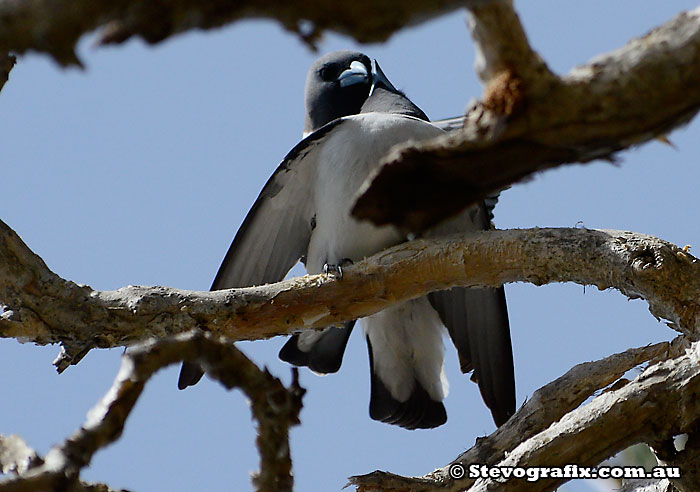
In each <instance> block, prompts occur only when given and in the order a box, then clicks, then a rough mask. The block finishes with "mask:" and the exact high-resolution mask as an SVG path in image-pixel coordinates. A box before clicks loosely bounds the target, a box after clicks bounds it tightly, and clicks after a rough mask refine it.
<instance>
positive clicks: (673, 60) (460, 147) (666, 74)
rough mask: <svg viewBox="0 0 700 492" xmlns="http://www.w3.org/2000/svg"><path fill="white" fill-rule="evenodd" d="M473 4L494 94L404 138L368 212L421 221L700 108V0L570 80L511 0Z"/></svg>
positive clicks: (663, 127)
mask: <svg viewBox="0 0 700 492" xmlns="http://www.w3.org/2000/svg"><path fill="white" fill-rule="evenodd" d="M471 12H472V15H473V20H472V22H471V24H470V27H471V29H472V35H473V37H474V39H475V41H476V44H477V52H478V54H480V56H479V57H477V58H478V60H480V61H478V63H477V65H478V70H479V73H480V75H481V77H482V80H483V81H484V83H485V84H486V88H485V92H484V96H483V102H480V103H476V104H475V105H474V106H472V108H471V109H470V110H469V111H468V112H467V115H466V117H465V124H464V128H463V129H462V130H460V131H457V132H452V133H450V134H447V135H445V136H442V137H439V138H436V139H433V140H429V141H426V142H421V143H415V142H414V143H407V144H404V145H401V146H397V147H395V148H394V149H393V150H392V151H391V153H390V154H389V155H388V156H387V157H386V158H385V160H384V162H385V165H384V166H383V167H382V168H381V169H379V170H378V172H377V173H376V174H375V175H374V176H371V177H370V178H369V179H368V182H367V183H366V185H365V187H364V190H365V191H364V192H363V193H362V194H361V195H360V196H359V198H358V200H357V202H356V204H355V207H354V210H353V213H354V214H355V215H356V216H357V217H359V218H364V219H368V220H371V221H373V222H375V223H376V224H386V223H394V224H397V225H401V226H404V227H407V228H409V229H412V230H414V231H419V230H422V229H424V228H425V227H427V226H429V225H431V224H434V223H436V222H438V221H439V220H440V219H442V218H445V217H447V216H449V215H451V214H454V213H456V212H457V211H459V210H461V209H462V208H464V207H465V206H467V205H469V204H471V203H474V202H476V201H478V200H480V199H483V198H484V197H486V196H488V195H490V194H492V193H493V192H497V191H499V190H501V189H503V188H505V187H507V186H508V185H510V184H512V183H515V182H518V181H521V180H523V179H526V178H527V177H528V176H531V175H532V174H533V173H535V172H538V171H542V170H545V169H549V168H552V167H556V166H559V165H562V164H566V163H575V162H577V163H582V162H590V161H592V160H595V159H607V160H612V159H613V157H614V156H615V154H616V153H617V152H619V151H620V150H623V149H626V148H629V147H630V146H633V145H638V144H641V143H644V142H647V141H649V140H651V139H653V138H656V137H659V136H663V135H665V134H667V133H668V132H670V131H671V130H673V129H675V128H677V127H679V126H681V125H684V124H686V123H688V122H689V121H690V120H691V119H692V118H693V117H694V116H695V115H696V113H697V111H698V109H700V8H699V9H696V10H694V11H692V12H687V13H683V14H680V15H679V16H677V17H676V18H675V19H673V20H671V21H669V22H668V23H666V24H664V25H663V26H661V27H659V28H657V29H654V30H653V31H651V32H650V33H649V34H647V35H646V36H644V37H642V38H640V39H635V40H632V41H631V42H630V43H628V44H627V45H626V46H625V47H623V48H621V49H619V50H617V51H614V52H612V53H609V54H607V55H604V56H599V57H597V58H596V59H594V60H593V61H591V62H590V63H589V64H587V65H584V66H581V67H578V68H576V69H574V70H573V71H572V72H571V73H570V74H569V75H567V76H565V77H561V78H559V77H556V76H555V75H553V74H552V73H551V72H550V71H549V69H548V68H547V67H546V65H545V64H544V62H542V60H541V59H540V58H539V56H538V55H537V54H536V53H534V51H533V50H532V48H531V47H530V46H529V44H528V42H527V38H526V37H525V35H524V32H523V28H522V25H521V24H520V22H519V20H518V17H517V14H516V13H515V11H514V10H513V9H512V5H511V2H510V0H501V1H498V2H493V3H489V4H488V5H487V6H486V7H481V8H472V9H471ZM640 101H644V104H640V103H639V102H640Z"/></svg>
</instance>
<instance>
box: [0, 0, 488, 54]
mask: <svg viewBox="0 0 700 492" xmlns="http://www.w3.org/2000/svg"><path fill="white" fill-rule="evenodd" d="M487 1H488V0H468V1H467V2H465V1H457V0H438V1H435V0H410V1H401V2H380V3H377V2H373V1H370V0H356V1H354V2H351V3H346V2H336V1H334V0H305V1H304V2H289V1H287V0H267V1H259V0H239V1H236V2H230V1H226V0H210V1H208V2H200V1H197V0H177V1H171V2H141V1H138V0H103V1H100V2H95V1H92V0H21V1H4V2H0V52H2V51H15V52H17V53H24V52H25V51H28V50H35V51H42V52H45V53H49V54H50V55H51V56H53V57H54V58H55V59H56V60H57V61H58V62H60V63H62V64H70V63H79V62H78V60H77V58H76V56H75V52H74V49H75V44H76V42H77V40H78V39H79V38H80V37H81V36H82V35H83V34H86V33H88V32H91V31H93V30H95V29H100V28H101V29H102V32H101V35H100V38H101V41H102V42H103V43H108V42H121V41H125V40H126V39H128V38H130V37H132V36H140V37H141V38H143V39H144V40H146V41H148V42H149V43H157V42H159V41H162V40H163V39H166V38H168V37H169V36H172V35H174V34H177V33H180V32H183V31H187V30H190V29H208V28H213V27H219V26H223V25H225V24H228V23H231V22H235V21H238V20H242V19H251V18H269V19H275V20H277V21H278V22H280V23H281V24H282V26H284V27H285V28H286V29H289V30H291V31H293V32H296V33H298V34H299V35H300V37H301V38H302V39H304V40H305V41H307V42H309V43H311V44H313V42H314V40H316V39H317V38H318V37H319V36H320V35H321V34H322V33H323V31H325V30H333V31H337V32H342V33H344V34H348V35H350V36H353V37H354V38H355V39H357V40H358V41H361V42H377V41H385V40H387V39H388V38H389V37H390V36H391V34H393V33H394V32H395V31H398V30H399V29H401V28H403V27H407V26H410V25H413V24H416V23H419V22H422V21H425V20H427V19H429V18H432V17H435V16H437V15H441V14H444V13H446V12H448V11H451V10H456V9H459V8H463V7H464V6H465V4H469V3H474V4H477V3H485V2H487Z"/></svg>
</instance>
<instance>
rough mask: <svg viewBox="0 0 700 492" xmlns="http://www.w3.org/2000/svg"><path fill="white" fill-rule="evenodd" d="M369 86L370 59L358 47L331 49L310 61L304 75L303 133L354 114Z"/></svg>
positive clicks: (358, 108)
mask: <svg viewBox="0 0 700 492" xmlns="http://www.w3.org/2000/svg"><path fill="white" fill-rule="evenodd" d="M371 86H372V62H371V61H370V59H369V58H368V57H367V55H364V54H362V53H360V52H358V51H334V52H333V53H329V54H327V55H325V56H322V57H321V58H319V59H318V60H316V61H315V62H314V64H313V65H312V66H311V69H310V70H309V74H308V76H307V77H306V93H305V102H306V122H305V124H304V133H305V134H308V133H310V132H313V131H315V130H317V129H319V128H320V127H322V126H323V125H325V124H326V123H329V122H331V121H333V120H334V119H336V118H340V117H343V116H348V115H351V114H357V113H359V112H360V108H362V104H363V103H364V102H365V100H366V99H367V96H369V91H370V88H371Z"/></svg>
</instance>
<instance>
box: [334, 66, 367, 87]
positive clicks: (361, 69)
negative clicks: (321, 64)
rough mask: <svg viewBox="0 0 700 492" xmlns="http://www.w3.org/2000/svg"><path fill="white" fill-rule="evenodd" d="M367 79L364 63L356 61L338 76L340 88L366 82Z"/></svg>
mask: <svg viewBox="0 0 700 492" xmlns="http://www.w3.org/2000/svg"><path fill="white" fill-rule="evenodd" d="M368 78H369V73H367V67H365V64H364V63H362V62H359V61H357V60H356V61H354V62H352V63H351V64H350V68H348V69H347V70H344V71H343V72H342V73H341V74H340V75H339V76H338V82H340V87H347V86H349V85H353V84H358V83H360V82H366V81H367V79H368Z"/></svg>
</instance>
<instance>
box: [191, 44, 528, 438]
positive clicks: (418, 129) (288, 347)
mask: <svg viewBox="0 0 700 492" xmlns="http://www.w3.org/2000/svg"><path fill="white" fill-rule="evenodd" d="M305 106H306V116H305V122H304V131H303V137H304V138H303V139H302V140H301V142H299V143H298V144H297V145H296V146H295V147H294V148H293V149H292V150H291V151H290V152H289V153H288V154H287V156H286V157H285V158H284V159H283V161H282V163H281V164H280V165H279V166H278V168H277V169H276V170H275V172H274V173H273V175H272V176H271V177H270V179H269V180H268V182H267V183H266V184H265V186H264V187H263V189H262V191H261V193H260V195H259V196H258V198H257V200H256V201H255V203H254V204H253V206H252V208H251V210H250V211H249V213H248V215H247V216H246V218H245V220H244V221H243V224H242V225H241V227H240V228H239V230H238V232H237V233H236V235H235V238H234V240H233V242H232V244H231V246H230V248H229V250H228V252H227V254H226V256H225V258H224V260H223V262H222V264H221V266H220V268H219V271H218V273H217V275H216V277H215V279H214V282H213V284H212V290H220V289H226V288H233V287H245V286H251V285H260V284H265V283H270V282H276V281H279V280H282V279H283V278H284V277H285V275H286V274H287V273H288V271H289V270H290V269H291V268H292V267H293V266H294V265H295V264H296V263H297V262H299V261H302V262H303V263H304V265H305V266H306V269H307V272H308V273H310V274H318V273H329V274H334V275H339V277H340V281H342V268H343V266H345V265H346V264H347V263H351V262H355V261H359V260H361V259H363V258H365V257H367V256H371V255H372V254H374V253H377V252H379V251H381V250H383V249H385V248H387V247H390V246H393V245H396V244H399V243H401V242H404V241H406V240H409V239H410V237H409V235H408V234H407V233H406V231H402V230H400V229H399V228H397V227H394V226H391V225H384V226H375V225H373V224H370V223H368V222H361V221H358V220H357V219H355V218H354V217H352V216H351V215H350V209H351V206H352V203H353V200H354V197H355V195H356V193H357V191H358V189H359V188H360V187H361V186H362V184H363V182H364V181H365V179H366V178H367V177H368V176H369V175H370V174H371V172H372V171H373V170H375V169H376V168H377V167H378V166H379V163H380V161H381V158H382V157H383V156H384V155H386V154H387V153H388V151H389V149H391V147H393V146H394V145H396V144H400V143H404V142H406V141H408V140H421V139H428V138H432V137H436V136H438V135H441V134H443V133H444V131H445V129H450V128H452V127H454V126H455V123H454V122H455V119H454V118H453V119H450V120H444V121H449V123H448V124H446V125H442V126H441V124H440V122H434V123H431V122H430V121H429V119H428V117H427V116H426V114H425V113H424V112H423V111H422V110H421V109H420V108H418V106H416V105H415V104H414V103H413V102H412V101H410V99H408V97H406V95H405V94H404V93H403V92H401V91H399V90H398V89H396V88H395V87H394V86H393V84H392V83H391V82H390V81H389V80H388V78H387V77H386V75H385V74H384V73H383V71H382V70H381V68H380V67H379V64H378V63H377V61H376V60H374V62H372V60H371V59H370V58H369V57H368V56H367V55H365V54H363V53H360V52H356V51H336V52H332V53H329V54H327V55H325V56H323V57H321V58H319V59H318V60H316V62H314V64H313V65H312V66H311V68H310V70H309V72H308V75H307V80H306V87H305ZM443 128H445V129H443ZM397 192H400V190H397ZM491 211H492V207H487V206H486V205H485V204H484V203H479V204H477V205H475V206H472V207H470V208H469V209H467V210H465V211H463V212H462V213H460V214H459V215H458V216H456V217H454V218H452V219H449V220H447V221H444V222H443V223H441V224H439V225H438V226H435V227H433V228H432V229H430V230H428V231H424V232H423V233H422V236H423V237H438V236H441V235H447V234H454V233H457V232H467V231H476V230H484V229H488V228H490V227H491ZM362 324H363V332H364V336H365V339H366V342H367V347H368V354H369V363H370V405H369V414H370V417H371V418H372V419H374V420H377V421H381V422H385V423H388V424H393V425H397V426H400V427H403V428H406V429H429V428H434V427H438V426H440V425H442V424H444V423H445V422H446V420H447V413H446V410H445V406H444V404H443V399H444V397H445V396H446V394H447V390H448V383H447V380H446V377H445V372H444V345H443V333H444V332H445V331H447V332H448V334H449V336H450V338H451V340H452V342H453V344H454V345H455V347H456V349H457V352H458V356H459V361H460V367H461V370H462V371H463V372H464V373H468V372H473V374H472V379H473V380H474V381H475V382H477V383H478V385H479V389H480V392H481V395H482V398H483V399H484V402H485V403H486V405H487V407H489V409H490V410H491V413H492V416H493V419H494V422H495V423H496V425H498V426H500V425H502V424H503V423H504V422H505V421H507V420H508V418H509V417H510V416H511V415H512V414H513V413H514V412H515V379H514V368H513V356H512V346H511V340H510V327H509V321H508V314H507V307H506V301H505V293H504V289H503V287H500V288H452V289H449V290H445V291H438V292H433V293H430V294H428V295H427V296H423V297H420V298H417V299H413V300H409V301H406V302H402V303H398V304H395V305H392V306H390V307H388V308H386V309H384V310H383V311H380V312H378V313H376V314H374V315H371V316H368V317H366V318H363V319H362ZM354 325H355V321H354V320H353V321H349V322H346V323H344V324H340V325H338V326H330V327H327V328H325V329H323V330H321V331H304V332H301V333H297V334H294V335H292V336H291V337H290V338H289V340H288V341H287V342H286V344H285V345H284V346H283V347H282V349H281V350H280V358H281V359H282V360H284V361H286V362H290V363H292V364H294V365H297V366H306V367H309V368H310V369H311V370H313V371H314V372H317V373H322V374H327V373H333V372H337V371H338V370H339V369H340V366H341V365H342V358H343V354H344V351H345V347H346V345H347V342H348V338H349V336H350V334H351V331H352V329H353V326H354ZM202 374H203V371H202V369H201V367H199V366H198V365H197V364H195V363H192V362H185V363H183V368H182V370H181V373H180V379H179V381H178V387H179V388H180V389H184V388H185V387H187V386H189V385H192V384H195V383H196V382H197V381H199V379H200V378H201V376H202Z"/></svg>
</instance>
